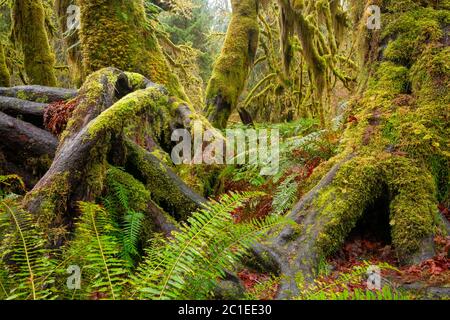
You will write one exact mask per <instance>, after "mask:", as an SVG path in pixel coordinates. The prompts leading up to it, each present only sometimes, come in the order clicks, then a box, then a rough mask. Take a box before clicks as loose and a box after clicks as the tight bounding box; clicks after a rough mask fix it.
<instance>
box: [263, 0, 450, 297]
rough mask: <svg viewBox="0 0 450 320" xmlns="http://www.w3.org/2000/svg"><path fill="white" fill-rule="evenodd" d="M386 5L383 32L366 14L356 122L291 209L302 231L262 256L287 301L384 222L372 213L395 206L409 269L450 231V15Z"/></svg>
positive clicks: (280, 239)
mask: <svg viewBox="0 0 450 320" xmlns="http://www.w3.org/2000/svg"><path fill="white" fill-rule="evenodd" d="M406 2H408V1H406ZM370 4H373V1H368V2H367V6H368V5H370ZM379 5H380V6H381V9H382V18H383V26H384V27H383V29H382V30H368V29H367V28H366V27H365V26H366V21H367V15H364V16H363V17H362V19H361V28H359V30H358V33H359V34H358V36H359V37H360V41H359V43H360V44H361V54H362V57H363V58H362V60H363V61H364V65H363V66H362V70H363V71H362V72H361V77H360V85H361V90H360V92H361V93H360V94H356V95H355V96H354V97H353V98H352V99H351V101H350V108H349V111H348V113H349V115H351V116H352V118H353V119H357V120H355V121H352V122H350V123H348V124H347V128H346V130H345V132H344V136H343V139H342V144H341V147H340V153H339V155H337V156H336V157H334V158H332V159H331V160H329V161H328V162H327V163H325V164H323V165H322V166H320V167H319V168H318V169H317V170H316V172H315V173H314V176H313V177H314V178H313V181H315V183H313V184H312V186H313V188H312V189H311V190H310V192H309V193H307V194H306V195H305V196H304V197H303V198H302V199H301V201H300V202H299V203H298V204H297V205H296V206H295V207H294V209H293V210H292V212H291V214H290V217H291V218H292V219H293V220H295V221H296V222H297V224H298V225H296V226H289V227H287V228H286V229H285V230H283V231H282V232H281V233H279V234H277V235H275V236H274V238H273V239H271V240H268V241H266V242H265V243H263V244H262V245H258V246H256V247H255V252H256V253H257V256H259V257H260V258H261V259H262V260H261V261H263V263H264V261H265V262H267V261H272V263H273V262H275V265H276V266H277V268H278V271H279V272H280V273H281V274H282V275H283V277H282V285H281V287H280V290H279V295H278V297H279V298H288V297H292V296H295V295H298V294H299V290H300V289H302V288H304V286H305V285H307V284H308V283H311V281H312V280H313V279H314V277H315V276H317V272H318V266H319V262H320V261H322V260H323V259H326V258H327V257H329V256H330V255H331V254H333V253H334V252H336V251H337V250H338V249H339V248H340V247H341V246H342V245H343V243H344V241H345V240H346V238H347V236H348V235H349V234H350V232H351V231H352V230H353V229H354V228H355V226H356V225H357V223H358V222H359V221H360V220H361V219H364V218H365V217H368V216H369V215H370V214H375V215H380V214H382V213H380V212H369V211H370V210H372V209H371V206H372V205H373V204H374V203H376V202H380V201H387V207H388V216H389V225H388V226H384V228H387V229H389V230H388V231H389V232H390V237H391V239H392V245H393V247H394V249H395V250H396V252H397V255H398V257H399V258H400V261H402V262H404V263H417V262H419V261H422V260H424V259H428V258H430V257H432V256H433V255H434V243H433V236H434V235H436V234H443V235H446V234H448V232H449V231H448V230H446V228H445V225H444V223H443V218H442V217H441V216H440V215H439V212H438V210H437V205H438V203H439V202H440V201H445V200H447V201H448V199H449V183H450V175H449V168H450V166H449V162H450V152H449V151H450V150H449V148H450V144H449V142H450V139H449V138H450V130H449V117H450V113H449V111H450V110H449V105H450V93H449V88H450V70H449V68H448V63H449V56H450V54H449V53H450V50H449V47H448V40H446V39H448V38H447V37H448V34H446V33H448V26H449V23H450V11H449V8H448V5H445V4H442V5H439V4H436V3H435V2H431V1H429V2H428V1H423V2H422V3H420V4H418V3H416V1H410V2H408V3H406V4H405V3H403V2H402V4H398V3H397V1H383V2H382V3H381V2H379ZM446 30H447V31H446ZM385 231H386V230H379V232H385Z"/></svg>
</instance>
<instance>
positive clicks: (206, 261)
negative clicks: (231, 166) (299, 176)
mask: <svg viewBox="0 0 450 320" xmlns="http://www.w3.org/2000/svg"><path fill="white" fill-rule="evenodd" d="M260 195H261V193H256V192H248V193H242V194H230V195H225V196H223V197H222V199H221V200H220V201H218V202H216V201H212V202H210V203H209V204H208V205H207V207H205V208H204V209H202V210H200V211H198V212H196V213H194V214H193V215H192V217H191V218H190V219H189V220H188V223H186V224H183V225H182V226H181V228H180V231H179V232H177V233H175V234H174V237H173V238H172V239H170V240H166V241H162V242H161V241H157V242H155V243H154V244H153V246H151V247H150V248H149V250H147V253H148V255H147V257H146V259H145V261H144V263H143V264H142V265H141V266H140V267H139V269H138V273H137V275H136V276H135V277H133V281H132V282H133V286H134V288H135V290H137V293H136V294H137V295H138V296H139V298H142V299H201V298H207V297H210V295H211V293H212V289H213V288H214V287H215V285H216V283H217V282H216V281H217V279H218V278H221V277H223V276H224V275H225V270H227V269H229V268H232V267H233V266H234V265H235V263H236V262H237V261H238V260H239V259H240V258H241V257H242V255H243V254H244V253H245V252H246V250H247V249H248V248H249V247H250V246H251V245H252V243H254V241H256V240H257V239H259V238H260V237H261V236H262V235H263V234H264V232H265V231H267V230H268V229H269V228H273V227H275V226H277V225H280V224H283V223H284V222H285V220H284V218H281V217H279V216H275V215H273V216H269V217H268V218H266V219H264V220H253V221H250V222H247V223H240V224H236V223H234V221H233V217H232V215H231V213H232V212H233V211H234V210H236V209H237V208H239V207H241V206H242V205H243V203H244V202H246V201H248V200H249V199H252V198H254V197H257V196H260Z"/></svg>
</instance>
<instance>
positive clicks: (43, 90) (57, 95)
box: [0, 85, 77, 103]
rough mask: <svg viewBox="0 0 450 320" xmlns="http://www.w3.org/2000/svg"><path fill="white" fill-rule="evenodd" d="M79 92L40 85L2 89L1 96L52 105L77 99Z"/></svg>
mask: <svg viewBox="0 0 450 320" xmlns="http://www.w3.org/2000/svg"><path fill="white" fill-rule="evenodd" d="M76 95H77V90H74V89H64V88H54V87H44V86H38V85H31V86H17V87H0V96H7V97H13V98H19V99H23V100H28V101H35V102H41V103H52V102H57V101H63V100H69V99H72V98H75V96H76Z"/></svg>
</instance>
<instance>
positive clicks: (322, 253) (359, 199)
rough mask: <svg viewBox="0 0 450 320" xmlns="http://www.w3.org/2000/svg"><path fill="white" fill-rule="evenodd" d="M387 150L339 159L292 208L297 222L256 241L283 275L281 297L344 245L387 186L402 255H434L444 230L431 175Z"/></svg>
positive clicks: (263, 260) (263, 261)
mask: <svg viewBox="0 0 450 320" xmlns="http://www.w3.org/2000/svg"><path fill="white" fill-rule="evenodd" d="M384 156H385V158H375V157H360V156H356V155H355V154H351V155H348V156H347V157H346V158H345V159H343V160H341V161H338V162H337V163H336V164H335V165H334V166H333V167H332V168H331V169H330V170H329V171H328V173H327V174H326V175H325V176H324V177H323V178H322V180H321V181H320V182H319V183H318V184H317V186H316V187H314V188H313V189H312V190H311V191H310V192H309V193H307V194H306V195H305V196H304V197H303V198H302V200H301V201H300V202H299V203H298V204H297V205H296V206H295V207H294V208H293V210H292V212H291V213H290V215H289V217H290V218H291V219H293V220H294V221H295V222H296V223H297V224H298V225H295V226H288V227H286V228H285V229H284V230H282V231H281V232H280V233H279V234H277V235H275V236H274V237H273V238H272V239H271V240H269V241H267V242H264V243H261V244H258V245H256V246H255V248H254V254H255V255H256V258H257V259H256V261H258V263H259V264H260V265H263V266H264V267H265V268H266V269H269V270H275V272H276V273H279V274H280V275H281V276H282V280H281V286H280V288H279V291H278V296H277V297H278V298H279V299H286V298H292V297H295V296H297V295H298V294H299V293H300V290H301V289H303V288H305V287H306V286H308V284H312V283H313V281H314V279H315V278H316V277H317V276H318V271H319V270H318V268H319V264H320V262H321V261H323V260H324V259H326V258H328V257H329V256H330V255H332V254H333V253H335V252H336V251H337V250H339V248H341V247H342V245H343V244H344V242H345V240H346V238H347V236H348V235H349V234H350V233H351V231H352V230H353V229H354V228H355V226H356V225H357V223H358V222H359V221H360V220H361V219H363V218H364V215H365V212H366V210H367V208H369V206H370V205H371V204H373V203H374V202H375V201H376V200H377V199H378V198H379V197H381V196H382V194H383V193H384V192H386V190H387V192H388V194H389V203H390V205H389V221H390V227H389V228H390V234H391V237H392V245H393V247H394V249H395V250H396V253H397V256H398V257H399V259H400V261H401V262H404V263H407V264H411V263H418V262H421V261H424V260H426V259H429V258H431V257H433V256H434V254H435V251H434V249H435V248H434V245H433V238H434V235H435V234H436V233H437V232H440V230H439V229H438V227H437V226H438V225H439V221H437V219H439V216H438V212H437V208H436V202H435V190H434V183H433V179H432V177H431V175H430V174H427V173H424V172H421V171H420V170H419V169H417V168H415V167H414V166H413V165H412V164H411V163H410V162H409V160H407V159H405V158H402V157H398V156H395V155H384ZM405 175H407V177H405ZM399 177H400V178H399ZM404 178H406V179H404ZM400 181H401V182H400ZM385 187H386V188H385ZM376 214H380V213H379V212H377V213H376ZM385 231H386V230H383V232H385ZM380 232H382V230H380Z"/></svg>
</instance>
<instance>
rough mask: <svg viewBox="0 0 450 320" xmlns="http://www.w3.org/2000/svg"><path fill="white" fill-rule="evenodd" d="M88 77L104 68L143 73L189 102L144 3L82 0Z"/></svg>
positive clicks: (116, 0)
mask: <svg viewBox="0 0 450 320" xmlns="http://www.w3.org/2000/svg"><path fill="white" fill-rule="evenodd" d="M79 4H80V5H81V30H80V40H81V47H82V51H83V63H84V69H85V73H86V75H88V74H90V73H92V72H94V71H97V70H99V69H101V68H104V67H115V68H118V69H121V70H124V71H131V72H137V73H140V74H142V75H144V76H146V77H147V78H149V79H150V80H151V81H153V82H155V83H158V84H161V85H164V86H165V87H166V88H167V90H169V92H170V93H171V94H172V95H174V96H177V97H179V98H180V99H183V100H185V101H187V100H188V98H187V96H186V94H185V92H184V89H183V88H182V86H181V85H180V83H179V80H178V78H177V76H176V75H175V74H174V73H173V72H172V71H171V70H170V68H169V65H168V63H167V61H166V58H165V57H164V54H163V52H162V50H161V47H160V45H159V43H158V40H157V39H156V36H155V32H154V30H153V26H152V25H151V21H148V20H147V17H146V15H145V8H144V2H143V0H129V1H123V0H79Z"/></svg>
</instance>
